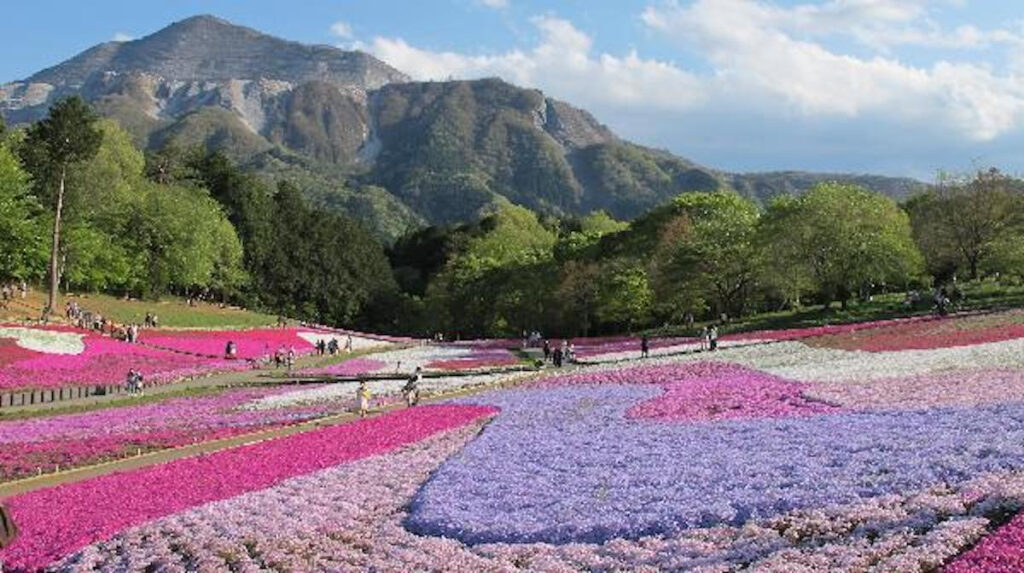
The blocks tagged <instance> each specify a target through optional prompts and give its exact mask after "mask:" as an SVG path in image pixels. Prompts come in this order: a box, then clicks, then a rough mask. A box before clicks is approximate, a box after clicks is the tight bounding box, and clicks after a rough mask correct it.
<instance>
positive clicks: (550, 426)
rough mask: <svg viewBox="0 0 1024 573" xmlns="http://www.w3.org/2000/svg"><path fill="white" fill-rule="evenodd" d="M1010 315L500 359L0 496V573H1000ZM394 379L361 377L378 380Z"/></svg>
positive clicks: (214, 419) (279, 410) (234, 402)
mask: <svg viewBox="0 0 1024 573" xmlns="http://www.w3.org/2000/svg"><path fill="white" fill-rule="evenodd" d="M1017 320H1018V315H1017V314H1016V313H1012V312H1011V313H1002V314H996V315H990V316H969V317H958V318H950V319H941V320H934V319H927V320H926V319H921V320H911V321H900V322H892V323H876V324H872V325H866V326H861V327H860V328H852V327H849V328H846V327H836V328H841V330H828V331H827V332H822V331H813V330H811V331H805V332H804V333H803V334H802V335H801V336H795V335H794V336H787V335H785V334H783V333H753V334H751V335H749V336H748V337H747V340H759V341H771V342H770V343H759V344H742V343H740V342H739V341H737V344H738V346H735V347H727V348H723V349H722V350H720V351H718V352H715V353H704V352H700V353H683V354H673V355H671V356H660V357H659V356H654V357H652V358H650V359H647V360H642V361H641V360H633V361H628V360H627V361H625V362H622V363H614V364H613V363H604V364H594V365H589V366H584V367H578V368H574V369H569V370H564V371H560V372H555V373H553V374H545V375H541V376H539V377H532V378H531V377H525V376H524V375H522V374H519V375H518V376H524V379H522V380H518V381H516V383H515V384H512V385H506V386H505V387H503V388H501V389H487V390H483V391H479V392H477V393H474V394H470V395H465V396H462V397H459V398H453V399H448V400H445V401H443V402H441V403H437V404H428V405H423V406H419V407H415V408H410V409H405V408H401V409H398V410H395V411H392V412H389V413H386V414H383V415H381V416H378V417H373V418H369V419H366V420H361V421H358V422H353V423H349V424H345V425H339V426H331V427H327V428H323V429H319V430H315V431H310V432H305V433H301V434H296V435H293V436H288V437H286V438H278V439H273V440H268V441H266V442H262V443H259V444H254V445H251V446H245V447H241V448H235V449H231V450H224V451H221V452H216V453H213V454H208V455H204V456H202V457H197V458H186V459H182V460H177V461H174V462H170V463H167V464H164V465H159V466H151V467H148V468H143V469H139V470H133V471H130V472H125V473H120V474H112V475H108V476H103V477H100V478H94V479H91V480H88V481H84V482H79V483H75V484H69V485H65V486H60V487H57V488H51V489H42V490H37V491H34V492H30V493H27V494H21V495H18V496H15V497H13V498H10V499H8V500H5V503H6V504H8V505H9V506H10V507H11V509H12V511H13V513H14V515H15V518H16V519H18V520H19V521H21V523H22V524H23V533H24V535H23V537H22V538H21V540H19V541H18V542H17V543H16V544H15V545H14V546H12V547H11V548H10V549H7V550H5V551H4V552H0V559H3V560H5V563H6V564H7V566H8V567H10V568H11V569H12V570H14V571H23V570H24V571H29V570H36V569H38V568H44V567H49V568H50V569H51V570H56V571H96V570H101V571H124V570H146V569H149V570H160V571H197V570H198V571H206V570H209V571H214V570H237V571H257V570H281V571H335V570H342V571H347V570H375V571H421V570H453V571H620V570H629V571H660V570H693V571H703V572H724V571H735V570H751V571H785V572H790V571H937V570H943V569H944V570H947V571H953V572H957V573H960V572H967V571H970V572H974V571H1019V570H1021V569H1022V567H1024V514H1022V513H1020V511H1021V508H1024V337H1021V336H1016V335H1012V334H1013V333H1014V332H1016V331H1015V330H1013V329H1014V328H1016V326H1014V325H1015V324H1016V322H1015V321H1017ZM915 332H916V333H919V336H915ZM956 333H962V337H958V336H957V334H956ZM616 344H628V342H621V341H619V342H615V341H608V340H606V341H603V342H596V343H595V344H594V347H595V348H598V347H600V348H599V351H598V352H597V354H603V355H611V354H613V353H614V352H625V351H626V350H628V349H622V348H618V349H617V348H616V347H615V345H616ZM676 344H679V342H678V341H676V342H672V341H670V344H669V346H672V345H676ZM473 349H476V350H475V351H476V352H479V353H481V354H484V353H486V352H489V351H490V350H493V348H488V347H487V346H486V345H482V344H481V345H473V346H471V347H470V349H469V350H467V349H461V350H457V351H456V350H449V349H447V347H417V348H407V349H401V350H395V351H392V352H388V353H384V354H381V355H379V356H374V357H373V359H374V360H377V359H379V361H377V362H373V361H371V360H369V359H363V358H360V359H356V360H352V361H349V362H348V363H343V364H342V365H339V366H337V367H334V368H336V370H337V372H338V373H342V372H354V373H356V374H358V373H361V372H363V371H367V370H371V369H377V370H380V369H384V370H390V369H392V368H395V367H396V365H397V362H399V361H401V362H402V365H401V370H402V371H407V370H408V369H411V368H412V367H414V366H415V365H417V364H420V363H422V364H427V363H429V362H431V361H438V360H462V359H467V358H466V356H467V355H469V354H471V353H472V352H474V350H473ZM396 357H397V358H396ZM598 362H600V361H598ZM346 364H347V366H345V365H346ZM512 376H515V375H513V374H487V375H484V374H473V375H470V376H451V377H445V378H438V379H431V378H427V379H425V380H424V389H425V392H426V393H427V394H430V393H439V392H447V391H451V390H455V389H467V388H474V387H478V386H480V387H482V386H483V385H490V384H496V383H502V382H510V381H513V379H512V378H511V377H512ZM401 383H402V382H401V381H378V382H374V383H371V389H372V392H373V394H374V395H375V396H378V397H381V396H383V397H388V396H393V395H394V394H395V393H396V392H397V391H398V389H399V388H398V386H400V385H401ZM373 384H377V386H373ZM431 384H435V386H431ZM353 395H354V388H353V387H352V386H351V385H348V384H333V385H322V386H313V387H303V388H284V389H277V390H260V391H256V390H246V391H239V392H238V393H237V394H228V395H225V396H224V397H218V398H216V399H214V398H211V399H210V403H209V404H204V403H203V402H201V401H197V400H193V401H192V402H191V403H190V404H188V405H184V404H179V405H175V404H173V403H171V404H167V405H163V406H161V407H163V408H164V410H159V409H158V408H156V407H154V409H153V411H151V412H147V411H137V412H133V413H131V414H130V415H125V416H123V419H121V418H119V417H118V416H117V415H115V414H107V416H109V418H106V419H105V418H103V416H100V415H99V414H98V413H97V414H95V415H94V417H93V418H90V417H89V416H83V417H82V418H80V419H74V420H71V419H69V420H62V421H59V422H55V421H51V422H47V420H46V419H43V420H38V421H31V420H29V421H25V422H19V424H22V425H21V426H18V427H16V428H13V427H12V428H11V429H10V430H9V431H8V432H7V433H2V432H4V428H3V426H0V440H8V439H16V440H20V443H25V444H28V443H33V441H35V442H38V443H46V442H47V441H49V440H54V439H57V437H59V436H65V435H66V436H83V437H85V436H93V437H95V436H98V435H101V434H102V428H104V427H109V428H110V429H111V432H112V433H114V434H117V433H119V432H125V433H130V432H131V431H132V429H133V428H141V430H140V432H142V433H145V432H146V431H154V432H156V431H164V430H166V431H172V430H173V431H180V432H182V433H184V434H187V433H188V432H189V431H192V429H193V428H200V427H205V428H232V427H236V426H246V425H250V426H251V425H252V424H260V423H271V424H272V423H284V422H283V421H284V420H287V419H292V418H294V417H296V416H299V417H301V416H303V415H307V414H308V413H310V412H317V411H324V409H328V408H337V407H338V404H339V403H344V402H345V401H350V400H351V399H352V397H353ZM217 400H223V402H220V403H218V402H217ZM218 404H219V405H218ZM175 407H177V408H179V410H178V411H174V410H173V408H175ZM224 407H226V408H227V410H225V409H224ZM161 419H163V420H168V421H169V420H172V419H173V420H178V419H184V420H192V421H191V422H188V421H184V422H181V423H180V424H179V423H170V422H168V421H165V422H158V420H161ZM131 420H137V422H132V421H131ZM147 420H149V421H147ZM204 424H205V425H204ZM208 431H210V432H215V431H218V430H215V429H211V430H208ZM222 431H227V430H222ZM13 436H17V438H14V437H13ZM10 443H13V442H10ZM58 500H60V501H58ZM101 500H102V501H101ZM57 506H60V507H61V511H60V512H56V511H55V510H54V509H53V508H54V507H57ZM271 524H272V525H271Z"/></svg>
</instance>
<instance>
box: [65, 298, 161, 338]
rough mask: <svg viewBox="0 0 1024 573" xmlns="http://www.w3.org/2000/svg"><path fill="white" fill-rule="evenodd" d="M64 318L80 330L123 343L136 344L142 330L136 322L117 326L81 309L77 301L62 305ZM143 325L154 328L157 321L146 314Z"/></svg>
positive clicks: (154, 316)
mask: <svg viewBox="0 0 1024 573" xmlns="http://www.w3.org/2000/svg"><path fill="white" fill-rule="evenodd" d="M64 317H65V318H66V319H67V321H68V322H70V323H72V324H74V325H75V326H76V327H78V328H80V329H82V330H94V331H96V332H98V333H100V334H106V335H109V336H110V337H111V338H116V339H117V340H123V341H124V342H131V343H136V342H138V341H139V332H140V331H141V330H142V325H140V324H139V323H137V322H132V323H129V324H117V323H116V322H114V321H113V320H110V319H108V318H107V317H105V316H103V315H102V314H100V313H98V312H92V311H90V310H87V309H85V308H83V307H82V306H81V305H79V304H78V301H74V300H69V301H68V302H67V303H66V304H65V305H64ZM143 324H144V325H145V326H146V328H156V327H157V326H159V319H158V318H157V317H156V315H155V314H151V313H148V312H147V313H146V319H145V321H144V323H143Z"/></svg>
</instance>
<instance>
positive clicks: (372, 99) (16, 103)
mask: <svg viewBox="0 0 1024 573" xmlns="http://www.w3.org/2000/svg"><path fill="white" fill-rule="evenodd" d="M75 94H77V95H81V96H83V97H85V98H86V99H87V100H88V101H90V102H92V103H93V104H94V105H95V106H96V107H97V108H98V109H99V110H100V112H101V113H102V114H103V115H106V116H108V117H112V118H114V119H116V120H117V121H118V122H119V123H121V125H122V126H123V127H124V128H125V129H127V130H128V131H129V132H130V133H131V134H132V136H133V138H134V140H135V142H136V144H137V145H139V146H140V147H144V148H156V147H159V146H161V145H164V144H167V143H169V142H172V141H173V142H174V143H176V144H179V145H207V146H209V147H213V148H219V149H222V150H224V151H225V152H227V153H228V154H229V155H231V156H233V157H234V158H235V159H236V160H238V161H239V162H241V163H243V164H245V165H249V166H251V168H252V169H253V170H254V171H255V172H258V173H260V174H261V175H263V176H264V177H266V178H267V179H268V180H271V181H273V180H276V179H280V178H284V177H292V178H296V179H298V180H301V181H304V182H305V184H304V185H303V186H302V187H303V189H304V191H306V193H307V195H308V196H309V197H311V198H312V199H313V200H314V201H318V202H322V203H324V204H326V205H330V206H332V207H334V208H337V209H338V210H340V211H343V212H346V213H348V214H350V215H353V216H357V217H359V218H363V219H368V220H369V222H370V224H371V225H373V226H374V227H375V229H376V230H377V231H378V233H379V234H380V235H381V236H382V238H385V239H388V240H391V239H394V238H395V236H396V235H397V234H400V233H401V232H402V230H403V229H404V228H405V227H407V226H409V225H413V224H447V223H458V222H464V221H466V220H468V219H471V218H474V217H478V216H479V215H480V214H482V213H486V212H488V210H493V209H494V208H496V207H497V206H498V205H500V204H501V202H502V201H506V200H507V201H512V202H513V203H516V204H520V205H523V206H526V207H528V208H530V209H532V210H534V211H537V212H539V213H542V214H545V215H553V216H565V215H580V214H585V213H587V212H590V211H593V210H605V211H608V212H609V213H610V214H612V215H613V216H615V217H617V218H620V219H630V218H634V217H636V216H639V215H640V214H642V213H643V212H645V211H647V210H649V209H651V208H653V207H654V206H656V205H658V204H660V203H662V202H664V201H666V200H667V199H669V198H671V197H672V196H675V195H677V194H679V193H684V192H687V191H715V190H723V189H735V190H736V191H738V192H739V193H741V194H743V195H746V196H748V197H751V198H754V199H756V200H758V201H762V202H763V201H765V200H767V199H769V198H771V197H773V196H775V195H778V194H782V193H794V192H795V193H799V192H802V191H804V190H806V189H807V188H809V187H810V186H811V185H813V184H814V183H815V182H817V181H821V180H829V179H838V180H843V181H852V182H855V183H870V184H871V186H873V187H875V188H876V189H877V190H879V191H881V192H884V193H886V194H889V195H891V196H894V197H897V198H901V197H904V196H906V195H908V194H910V193H912V192H913V190H914V189H917V188H920V187H921V186H923V185H924V184H923V183H920V182H917V181H914V180H911V179H906V178H889V177H884V176H873V175H849V174H821V173H807V172H795V171H779V172H770V173H759V174H743V173H728V172H724V171H720V170H716V169H713V168H709V167H705V166H702V165H700V164H697V163H695V162H693V161H690V160H688V159H685V158H682V157H678V156H676V155H674V154H672V153H670V152H667V151H664V150H655V149H650V148H647V147H644V146H641V145H637V144H634V143H631V142H629V141H626V140H624V139H622V138H620V137H618V136H617V135H616V134H615V133H613V132H612V131H611V130H610V129H609V128H608V127H607V126H605V125H603V124H601V123H600V122H599V121H598V120H597V119H596V118H595V117H594V116H593V115H591V114H590V113H589V112H588V111H586V110H583V109H580V108H577V107H574V106H572V105H571V104H569V103H567V102H563V101H560V100H557V99H555V98H552V97H549V96H547V95H545V94H544V93H543V92H541V91H539V90H535V89H528V88H521V87H518V86H514V85H512V84H509V83H507V82H505V81H504V80H501V79H500V78H485V79H480V80H458V81H447V82H413V81H410V80H409V77H408V76H406V75H405V74H404V73H402V72H400V71H398V70H395V69H394V68H392V67H391V66H389V65H388V64H386V63H384V62H381V61H379V60H377V59H376V58H374V57H373V56H371V55H368V54H365V53H362V52H350V51H344V50H341V49H339V48H335V47H331V46H323V45H306V44H301V43H298V42H292V41H288V40H283V39H280V38H276V37H273V36H270V35H267V34H264V33H262V32H259V31H257V30H253V29H251V28H246V27H243V26H237V25H235V24H232V23H230V22H228V21H225V20H222V19H219V18H216V17H213V16H207V15H203V16H194V17H191V18H187V19H185V20H181V21H178V22H174V23H172V24H171V25H169V26H167V27H165V28H163V29H161V30H159V31H157V32H155V33H153V34H150V35H148V36H145V37H143V38H139V39H138V40H132V41H128V42H106V43H103V44H99V45H97V46H94V47H92V48H89V49H87V50H85V51H83V52H82V53H80V54H78V55H76V56H74V57H72V58H70V59H68V60H66V61H64V62H62V63H60V64H57V65H55V66H51V67H49V68H47V69H45V70H41V71H39V72H37V73H36V74H33V75H32V76H30V77H29V78H27V79H26V80H22V81H19V82H11V83H8V84H4V85H0V112H2V113H3V115H4V116H5V117H6V118H7V119H8V121H9V123H13V124H18V123H25V122H29V121H34V120H36V119H39V118H41V117H43V116H44V115H45V113H46V110H47V109H48V107H49V105H51V104H52V103H53V102H54V101H56V100H57V99H59V98H60V97H64V96H68V95H75ZM399 205H401V207H399Z"/></svg>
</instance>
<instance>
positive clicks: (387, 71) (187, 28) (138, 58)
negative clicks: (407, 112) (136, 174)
mask: <svg viewBox="0 0 1024 573" xmlns="http://www.w3.org/2000/svg"><path fill="white" fill-rule="evenodd" d="M111 73H115V74H130V73H146V74H149V75H154V76H159V77H161V78H162V79H164V80H167V81H178V82H204V81H212V82H219V81H228V80H259V79H269V80H279V81H286V82H290V83H294V84H299V83H304V82H307V81H326V82H330V83H335V84H338V85H342V86H346V87H356V88H359V89H364V90H366V89H375V88H378V87H380V86H382V85H384V84H386V83H390V82H402V81H407V80H408V78H407V77H406V76H405V74H403V73H401V72H399V71H398V70H396V69H394V68H392V67H391V66H389V65H387V64H385V63H384V62H381V61H380V60H377V59H376V58H374V57H373V56H370V55H368V54H364V53H362V52H349V51H344V50H341V49H338V48H335V47H332V46H323V45H307V44H301V43H298V42H291V41H287V40H282V39H280V38H276V37H273V36H270V35H267V34H264V33H262V32H258V31H256V30H253V29H251V28H246V27H244V26H239V25H236V24H232V23H231V22H228V21H226V20H222V19H220V18H217V17H215V16H209V15H202V16H193V17H191V18H187V19H185V20H181V21H179V22H175V23H173V24H171V25H169V26H167V27H166V28H163V29H162V30H159V31H157V32H155V33H153V34H150V35H149V36H146V37H144V38H140V39H138V40H133V41H130V42H107V43H105V44H101V45H99V46H96V47H94V48H91V49H89V50H86V51H85V52H83V53H81V54H79V55H78V56H76V57H74V58H72V59H70V60H68V61H66V62H64V63H61V64H58V65H56V66H54V67H52V68H49V69H46V70H43V71H42V72H39V73H38V74H36V75H34V76H32V77H31V78H29V79H28V80H27V82H26V83H38V84H48V85H52V86H54V87H56V88H64V87H72V86H81V85H83V84H85V83H87V82H88V81H89V80H90V79H93V78H94V77H95V76H97V75H99V74H111Z"/></svg>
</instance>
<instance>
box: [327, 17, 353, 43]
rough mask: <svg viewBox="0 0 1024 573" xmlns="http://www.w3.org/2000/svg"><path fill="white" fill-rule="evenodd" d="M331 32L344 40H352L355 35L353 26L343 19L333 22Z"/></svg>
mask: <svg viewBox="0 0 1024 573" xmlns="http://www.w3.org/2000/svg"><path fill="white" fill-rule="evenodd" d="M331 34H332V35H333V36H334V37H336V38H339V39H342V40H351V39H352V37H353V33H352V26H351V25H349V23H348V22H343V21H341V20H339V21H337V22H335V23H333V24H331Z"/></svg>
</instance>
